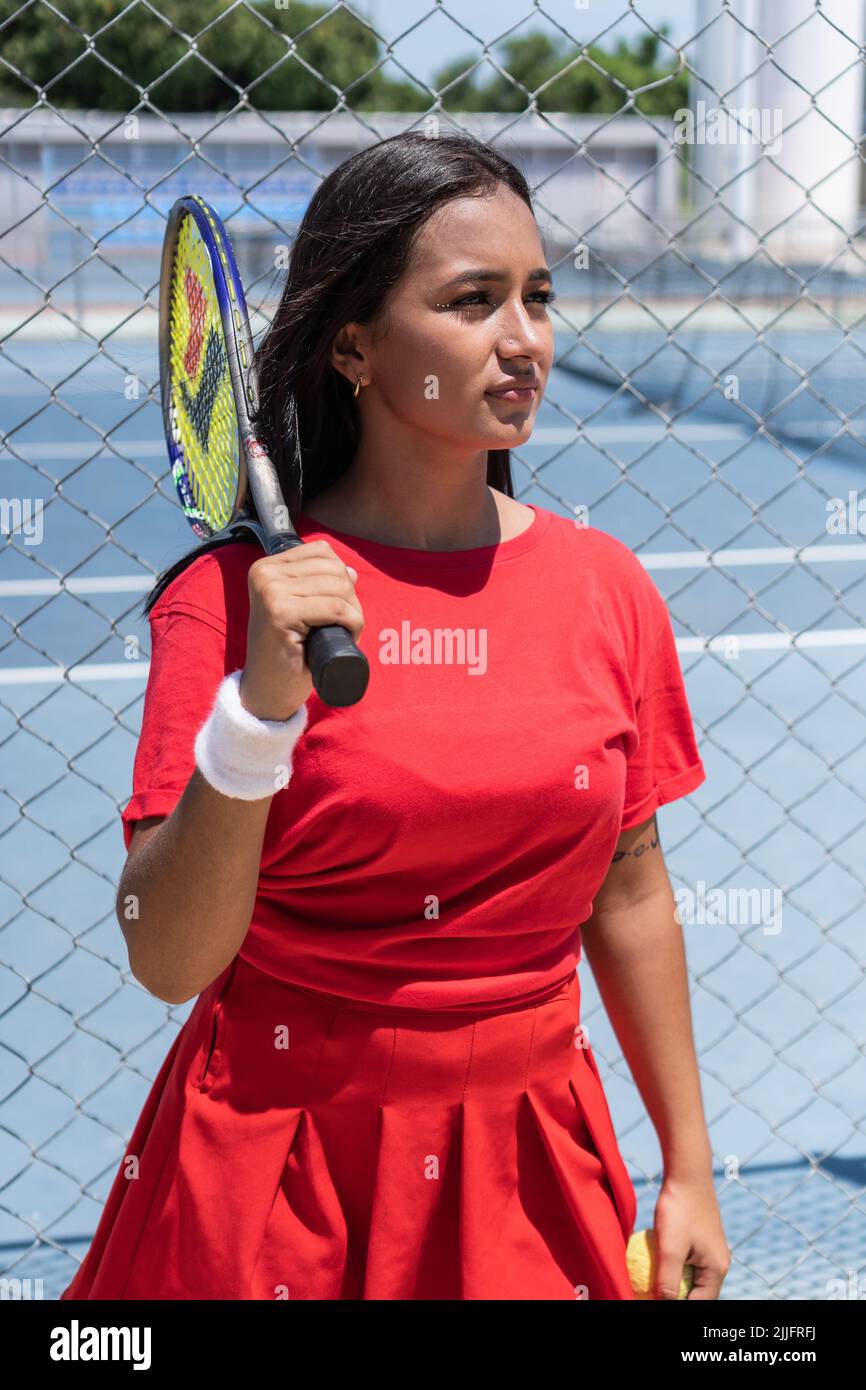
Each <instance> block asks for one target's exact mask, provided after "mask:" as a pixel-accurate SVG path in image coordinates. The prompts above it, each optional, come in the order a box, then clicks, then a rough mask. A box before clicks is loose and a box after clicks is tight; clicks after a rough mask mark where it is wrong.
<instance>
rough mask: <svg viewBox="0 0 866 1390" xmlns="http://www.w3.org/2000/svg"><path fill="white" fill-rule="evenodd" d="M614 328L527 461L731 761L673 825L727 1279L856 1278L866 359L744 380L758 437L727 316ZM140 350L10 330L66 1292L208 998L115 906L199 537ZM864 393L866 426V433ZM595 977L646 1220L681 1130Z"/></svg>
mask: <svg viewBox="0 0 866 1390" xmlns="http://www.w3.org/2000/svg"><path fill="white" fill-rule="evenodd" d="M589 336H590V337H591V338H592V342H593V345H594V350H593V351H592V352H590V351H588V350H587V348H586V347H585V346H584V345H581V344H579V343H578V342H577V341H576V339H575V338H574V337H573V336H569V335H566V334H560V335H559V337H558V342H557V352H558V360H559V362H560V366H559V367H558V368H557V370H556V371H555V372H554V374H553V376H552V378H551V381H550V383H549V386H548V391H547V398H546V400H545V402H544V403H543V405H542V407H541V410H540V414H539V419H538V425H537V428H536V432H535V435H534V437H533V438H532V440H531V441H530V442H529V444H528V445H527V446H525V447H524V448H523V449H522V450H520V451H519V452H518V453H517V454H515V455H513V456H512V464H513V471H514V477H515V483H516V488H517V494H518V496H519V497H520V499H521V500H522V501H524V502H534V503H537V504H538V505H540V506H542V507H546V508H549V509H550V510H553V511H556V512H559V513H563V514H566V515H574V514H575V512H576V510H577V511H578V514H580V510H579V509H582V508H585V509H586V512H585V513H583V515H584V517H585V518H588V521H589V524H590V525H592V526H595V527H598V528H600V529H602V530H605V531H608V532H610V533H611V534H613V535H615V536H617V537H619V538H620V539H621V540H623V541H624V542H626V543H627V544H628V545H630V546H631V547H632V548H634V549H635V550H636V551H638V552H639V553H640V555H641V557H642V559H643V561H644V563H645V564H646V565H647V567H648V568H649V570H650V573H651V574H652V576H653V578H654V580H655V582H656V584H657V585H658V587H659V589H660V590H661V592H662V593H663V594H664V596H665V597H666V599H667V601H668V604H669V607H670V611H671V615H672V618H673V620H674V626H675V630H676V633H677V638H678V648H679V651H680V655H681V660H682V664H683V669H684V671H685V673H686V684H687V690H688V696H689V702H690V706H691V708H692V711H693V714H694V718H695V724H696V729H697V733H698V738H699V744H700V751H701V756H702V758H703V761H704V764H705V766H706V768H707V774H708V777H707V781H706V783H705V784H704V785H703V786H702V787H701V788H700V789H699V790H698V791H697V792H696V793H694V794H693V795H691V796H690V797H688V798H687V799H685V800H683V801H679V802H676V803H674V804H673V805H671V806H670V807H668V808H665V809H663V810H662V811H661V812H660V814H659V824H660V828H661V835H662V844H663V847H664V850H665V856H666V860H667V863H668V867H669V870H670V873H671V878H672V881H673V884H674V888H675V890H687V891H688V892H689V893H690V894H691V895H692V897H691V899H687V898H684V899H683V902H684V904H686V905H685V906H684V913H685V920H684V932H685V939H686V944H687V951H688V959H689V968H690V974H691V981H692V998H693V1015H694V1021H695V1030H696V1039H697V1046H698V1053H699V1060H700V1064H701V1069H702V1079H703V1088H704V1097H705V1106H706V1112H707V1116H708V1120H709V1125H710V1133H711V1137H712V1140H713V1145H714V1153H715V1160H716V1180H717V1188H718V1192H719V1196H720V1202H721V1207H722V1212H723V1217H724V1220H725V1225H726V1233H727V1237H728V1241H729V1244H730V1245H731V1247H732V1250H733V1256H734V1259H733V1264H732V1266H731V1270H730V1272H729V1274H728V1277H727V1279H726V1281H725V1285H724V1287H723V1292H722V1297H723V1298H726V1299H774V1300H789V1299H794V1298H797V1299H827V1298H832V1297H851V1296H854V1297H856V1296H857V1295H856V1293H855V1294H853V1295H852V1294H851V1292H850V1283H851V1279H852V1278H855V1280H856V1275H854V1274H852V1271H857V1270H858V1269H859V1268H860V1267H861V1266H862V1263H863V1260H864V1258H866V1210H864V1198H863V1190H864V1175H866V1139H864V1134H863V1130H862V1094H863V1083H864V1058H863V1018H864V995H866V982H864V968H863V967H864V952H863V942H862V931H860V930H859V928H860V925H861V923H862V920H863V900H864V877H863V869H862V866H863V864H864V862H866V857H864V849H866V814H864V811H866V805H864V798H863V794H862V788H863V786H864V785H866V736H864V731H866V726H864V719H863V714H864V704H866V683H864V666H863V662H864V656H866V622H864V610H866V584H864V582H863V579H862V575H863V560H864V556H866V541H864V538H863V534H861V533H860V532H859V531H857V530H856V529H855V528H850V527H849V529H848V530H847V531H846V532H842V533H830V532H828V529H827V518H828V510H827V503H828V499H832V498H841V499H845V501H846V506H847V504H848V502H849V500H850V495H851V494H852V493H854V494H857V493H858V490H859V489H860V487H861V469H862V457H863V456H862V451H861V450H860V447H859V443H858V439H857V424H856V421H857V414H858V411H859V409H860V402H859V400H858V399H857V397H858V393H859V386H858V375H857V370H856V368H857V365H858V362H859V360H860V358H859V353H860V348H861V347H862V344H857V342H856V341H855V342H854V343H853V344H852V345H851V346H849V347H848V348H847V349H846V354H847V358H846V357H844V356H843V358H842V359H841V360H840V359H839V358H838V357H837V359H836V361H835V362H834V363H828V365H827V366H826V367H824V368H817V367H815V368H814V371H813V372H812V374H811V376H810V380H811V382H812V384H813V386H815V387H816V389H817V390H818V391H819V392H820V395H821V397H822V398H823V401H824V404H823V405H822V404H821V402H820V401H818V400H817V399H816V398H815V397H814V396H811V395H810V393H808V392H805V393H804V392H801V393H800V394H799V395H797V396H796V397H795V398H794V399H793V400H790V401H788V402H787V404H784V405H782V404H780V403H781V402H783V401H785V400H786V398H787V396H788V395H789V392H790V390H791V386H790V384H789V382H788V381H787V380H786V376H785V373H784V372H783V371H781V370H780V369H778V368H777V366H776V365H775V364H774V363H772V362H766V363H764V364H762V368H761V370H758V369H757V368H755V369H754V370H751V371H750V370H748V369H746V370H743V369H742V368H741V371H740V375H741V381H742V389H741V392H740V397H739V400H740V402H744V403H745V404H746V405H748V406H749V410H751V411H753V412H754V414H755V416H756V417H757V418H758V419H759V421H761V422H764V424H763V426H762V427H761V428H756V425H755V423H754V421H753V420H752V419H751V418H750V416H749V413H748V411H747V410H743V409H742V408H740V407H739V406H738V404H737V402H736V401H732V400H730V399H726V398H725V397H724V395H723V394H721V393H720V392H719V391H717V390H715V391H710V392H709V394H707V371H706V368H707V367H709V368H710V370H711V372H712V371H721V370H722V369H723V368H724V367H725V366H726V364H729V363H730V362H732V361H733V360H734V357H735V356H736V347H737V345H736V343H735V342H734V341H733V339H732V336H731V335H730V334H726V333H724V332H716V333H713V332H703V333H701V334H700V335H695V338H694V340H693V341H692V342H691V343H688V344H687V346H688V348H689V352H690V354H691V356H692V357H693V358H694V359H695V360H694V361H689V360H688V357H687V356H685V355H684V354H683V353H682V352H680V353H677V354H672V353H671V352H665V351H660V350H659V348H658V344H657V343H654V342H653V340H652V338H651V337H649V336H647V335H641V334H629V333H628V332H625V331H623V330H619V331H612V332H607V331H605V330H603V329H602V330H599V331H597V332H596V333H594V334H590V335H589ZM654 347H655V349H656V350H655V352H653V348H654ZM821 348H822V344H821V343H820V342H819V341H818V335H812V336H809V335H805V337H804V335H802V334H800V335H799V336H798V337H796V338H793V337H792V339H791V340H790V341H787V342H786V343H785V344H784V351H785V353H786V354H787V355H788V356H789V357H790V358H792V359H795V360H797V361H802V362H804V363H806V362H808V363H809V364H810V365H812V366H813V367H814V364H815V363H816V362H817V361H818V357H819V354H820V352H821ZM599 349H601V350H602V353H601V355H602V357H603V358H604V359H605V360H603V361H600V360H599ZM110 351H111V352H112V354H113V355H115V356H116V357H117V359H118V361H117V363H116V364H113V363H112V362H110V361H109V360H107V358H106V355H105V354H103V355H101V356H100V355H96V357H95V360H94V353H93V349H92V347H91V346H89V345H87V344H84V343H81V342H79V341H75V340H73V339H70V340H67V341H38V340H37V341H34V340H33V338H32V337H30V338H29V339H28V338H27V337H26V336H24V335H22V339H21V340H16V337H15V335H13V336H12V337H11V338H9V339H8V340H7V343H6V347H5V354H4V357H3V358H0V406H2V414H3V429H4V431H8V430H10V429H11V430H12V433H11V434H10V435H9V439H8V448H7V449H6V450H5V451H4V453H3V477H4V486H3V492H4V498H5V499H7V500H8V499H17V500H18V505H19V506H20V511H19V512H18V513H17V514H16V513H14V512H7V514H6V520H5V522H4V529H5V530H7V532H9V535H8V540H7V544H6V545H5V547H4V550H3V564H2V574H0V614H2V621H3V636H4V640H3V647H2V654H0V737H2V746H3V768H4V775H3V799H2V809H0V815H2V829H0V843H2V876H0V923H2V926H0V959H2V972H0V989H2V999H0V1042H2V1044H3V1049H2V1057H3V1085H2V1098H0V1272H2V1274H3V1275H5V1276H6V1277H7V1278H17V1279H27V1278H29V1279H34V1280H35V1279H41V1280H42V1281H43V1293H44V1296H45V1297H46V1298H55V1297H57V1296H58V1294H59V1292H60V1290H61V1289H62V1288H63V1287H64V1286H65V1284H66V1283H67V1282H68V1280H69V1278H70V1277H71V1274H72V1272H73V1269H74V1260H75V1259H77V1258H81V1256H82V1255H83V1253H84V1251H85V1249H86V1246H87V1243H88V1241H89V1238H90V1236H91V1234H92V1232H93V1230H94V1228H95V1224H96V1221H97V1218H98V1213H99V1204H100V1202H101V1201H102V1200H103V1199H104V1197H105V1195H106V1194H107V1191H108V1187H109V1185H110V1182H111V1180H112V1178H113V1175H114V1172H115V1170H116V1166H117V1164H118V1162H119V1159H120V1157H121V1155H122V1153H123V1149H124V1143H125V1141H126V1139H127V1137H128V1135H129V1133H130V1132H131V1129H132V1127H133V1124H134V1121H135V1119H136V1118H137V1115H138V1113H139V1110H140V1108H141V1106H142V1104H143V1102H144V1099H145V1096H146V1094H147V1091H148V1089H149V1085H150V1082H151V1080H152V1078H153V1076H154V1074H155V1072H156V1070H157V1068H158V1066H159V1064H160V1062H161V1061H162V1059H163V1057H164V1055H165V1053H166V1051H167V1050H168V1047H169V1045H170V1043H171V1041H172V1038H173V1037H174V1035H175V1033H176V1031H177V1029H178V1028H179V1026H180V1025H181V1023H182V1022H183V1020H184V1018H185V1017H186V1016H187V1013H188V1012H189V1009H190V1007H191V1005H186V1006H183V1007H180V1008H171V1009H170V1008H168V1007H167V1006H166V1005H165V1004H163V1003H161V1002H160V1001H159V1000H157V999H155V998H153V997H151V996H150V995H148V994H147V993H146V992H145V991H144V990H143V989H142V988H140V987H139V986H138V985H137V984H136V982H135V981H134V980H132V979H131V978H130V976H129V974H128V969H127V961H126V951H125V946H124V942H123V938H122V935H121V933H120V929H119V927H118V925H117V923H116V920H115V917H114V892H115V885H116V882H117V879H118V875H119V872H120V868H121V865H122V862H123V857H124V850H123V844H122V838H121V832H120V823H119V809H120V808H121V807H122V806H123V805H124V804H125V802H126V800H127V799H128V797H129V795H130V792H131V774H132V760H133V756H134V752H135V745H136V736H137V731H138V727H139V720H140V716H141V707H142V697H143V694H144V689H145V684H146V674H147V659H148V632H147V624H146V623H142V622H141V621H140V619H139V617H138V607H139V604H140V601H141V599H142V598H143V596H144V594H145V592H146V590H147V588H148V587H149V584H150V583H151V580H152V575H153V573H154V572H155V571H158V570H159V569H161V568H162V567H164V566H165V565H166V564H167V563H168V562H170V561H171V560H172V559H174V558H175V557H176V556H177V555H179V554H180V553H181V552H182V551H183V550H185V549H187V548H190V547H191V545H192V544H193V540H194V538H193V537H192V534H191V532H190V531H189V529H188V527H187V524H186V522H185V521H184V519H183V516H182V514H181V511H180V509H179V507H178V505H177V501H176V496H175V492H174V487H173V484H172V482H171V479H170V477H168V476H167V471H166V459H165V446H164V440H163V435H162V425H161V418H160V414H159V407H158V403H157V402H156V401H154V400H148V399H147V397H148V384H149V383H150V382H151V381H152V380H153V379H154V378H155V376H156V343H155V339H153V338H152V337H150V338H147V339H140V338H139V339H136V338H134V337H125V338H124V339H123V340H122V342H118V343H117V344H115V345H114V347H112V348H110ZM809 353H811V354H812V355H811V357H809V356H808V355H804V354H809ZM641 354H643V356H641ZM589 358H591V359H592V360H591V361H590V360H588V359H589ZM645 359H646V360H645ZM611 362H614V363H615V364H616V369H618V371H619V372H620V373H625V372H628V373H630V377H629V379H630V381H631V383H632V385H633V387H634V388H635V391H637V392H638V393H640V395H641V396H642V397H643V399H636V397H635V392H634V391H629V390H627V389H621V381H620V382H619V383H617V370H616V369H615V370H614V371H613V374H611V369H610V366H609V364H610V363H611ZM699 362H700V363H703V364H704V366H703V367H701V366H700V365H698V363H699ZM642 363H643V364H644V365H641V364H642ZM44 382H49V383H54V384H55V386H58V387H60V388H61V389H58V390H57V391H56V392H55V394H54V396H52V393H51V391H50V390H49V389H47V388H46V386H45V385H44V384H43V383H44ZM750 399H751V403H750ZM828 403H829V404H828ZM776 406H779V409H778V410H775V407H776ZM834 407H835V410H834ZM774 410H775V413H774ZM836 412H841V413H842V414H844V415H845V417H846V418H848V419H849V420H851V421H852V422H853V427H852V432H851V433H850V434H848V435H846V437H845V438H844V439H843V440H842V441H834V440H833V435H834V433H835V432H836V429H837V427H838V416H837V413H836ZM834 419H835V420H837V425H835V426H834V424H833V421H834ZM668 421H672V423H670V424H669V423H668ZM822 430H823V434H822ZM822 440H823V443H822ZM801 460H803V461H807V462H805V463H804V464H801ZM855 501H856V496H855ZM846 515H848V516H849V517H855V516H856V513H855V511H852V510H851V508H850V507H848V511H847V512H846ZM863 530H864V533H866V521H864V527H863ZM579 620H580V615H579V614H576V615H575V621H576V622H579ZM709 901H712V903H713V907H711V908H710V909H709V910H708V908H707V903H708V902H709ZM689 904H691V905H690V906H689ZM581 978H582V986H583V991H584V1010H585V1015H584V1016H585V1018H586V1020H587V1030H588V1032H589V1035H590V1037H591V1039H592V1044H593V1048H594V1050H595V1052H596V1054H597V1056H598V1057H599V1060H600V1065H601V1066H602V1068H603V1078H604V1083H605V1089H606V1093H607V1096H608V1099H609V1102H610V1105H611V1110H612V1113H613V1118H614V1123H615V1126H616V1130H617V1134H618V1137H619V1140H620V1146H621V1149H622V1153H623V1156H624V1158H625V1160H626V1162H627V1165H628V1167H629V1171H630V1173H631V1175H632V1178H633V1180H634V1182H635V1187H636V1190H637V1193H638V1198H639V1210H638V1220H637V1227H638V1228H640V1227H641V1226H646V1225H651V1223H652V1210H653V1203H654V1194H655V1192H656V1191H657V1186H658V1178H659V1150H658V1145H657V1142H656V1139H655V1135H654V1131H653V1129H652V1126H651V1124H650V1122H649V1119H648V1117H647V1116H646V1113H645V1111H644V1108H643V1105H642V1103H641V1101H640V1097H639V1095H638V1093H637V1091H636V1088H635V1086H634V1084H633V1082H632V1080H631V1078H630V1076H629V1074H628V1070H627V1068H626V1066H625V1064H624V1061H623V1059H622V1057H621V1055H620V1053H619V1049H618V1046H617V1043H616V1039H615V1037H614V1035H613V1032H612V1030H611V1028H610V1025H609V1024H608V1022H607V1019H606V1016H605V1013H604V1010H603V1009H602V1008H601V1006H600V1002H599V999H598V995H597V992H596V991H595V988H594V985H593V982H592V977H591V972H590V971H589V968H588V966H587V965H586V963H584V964H583V966H582V967H581ZM663 1003H664V1001H661V1000H660V1001H659V1005H660V1009H662V1008H663ZM846 1290H847V1292H846Z"/></svg>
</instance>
